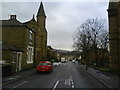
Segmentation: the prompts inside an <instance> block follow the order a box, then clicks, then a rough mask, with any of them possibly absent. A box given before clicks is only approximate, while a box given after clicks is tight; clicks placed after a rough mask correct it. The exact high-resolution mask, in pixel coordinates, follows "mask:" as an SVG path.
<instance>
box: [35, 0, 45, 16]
mask: <svg viewBox="0 0 120 90" xmlns="http://www.w3.org/2000/svg"><path fill="white" fill-rule="evenodd" d="M37 16H45V17H46V15H45V11H44V7H43V3H42V2H41V4H40V7H39V10H38V13H37Z"/></svg>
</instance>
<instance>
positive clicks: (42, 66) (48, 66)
mask: <svg viewBox="0 0 120 90" xmlns="http://www.w3.org/2000/svg"><path fill="white" fill-rule="evenodd" d="M52 71H53V65H52V63H51V62H50V61H40V63H39V65H37V66H36V72H52Z"/></svg>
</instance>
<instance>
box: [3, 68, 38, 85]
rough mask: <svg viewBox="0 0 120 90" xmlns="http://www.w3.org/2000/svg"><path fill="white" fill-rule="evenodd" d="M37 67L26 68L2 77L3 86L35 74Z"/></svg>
mask: <svg viewBox="0 0 120 90" xmlns="http://www.w3.org/2000/svg"><path fill="white" fill-rule="evenodd" d="M35 73H36V72H35V69H30V70H25V71H21V72H17V73H15V74H13V75H11V76H5V77H2V86H4V85H7V84H9V83H12V82H16V81H19V80H21V79H25V78H27V77H29V76H31V75H33V74H35Z"/></svg>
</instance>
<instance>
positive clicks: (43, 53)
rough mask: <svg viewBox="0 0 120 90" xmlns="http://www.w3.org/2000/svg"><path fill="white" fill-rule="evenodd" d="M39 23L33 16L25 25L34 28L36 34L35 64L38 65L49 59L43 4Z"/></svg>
mask: <svg viewBox="0 0 120 90" xmlns="http://www.w3.org/2000/svg"><path fill="white" fill-rule="evenodd" d="M36 17H37V21H36V20H35V17H34V15H33V18H32V19H31V20H30V21H28V22H26V23H25V24H26V25H27V26H28V27H30V28H32V29H33V30H34V31H35V32H36V41H35V42H36V45H35V46H36V48H35V61H34V63H35V64H38V63H39V61H40V60H43V59H47V30H46V15H45V11H44V7H43V3H42V2H41V3H40V7H39V9H38V12H37V16H36Z"/></svg>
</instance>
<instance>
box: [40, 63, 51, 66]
mask: <svg viewBox="0 0 120 90" xmlns="http://www.w3.org/2000/svg"><path fill="white" fill-rule="evenodd" d="M39 65H42V66H44V65H49V63H39Z"/></svg>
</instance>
